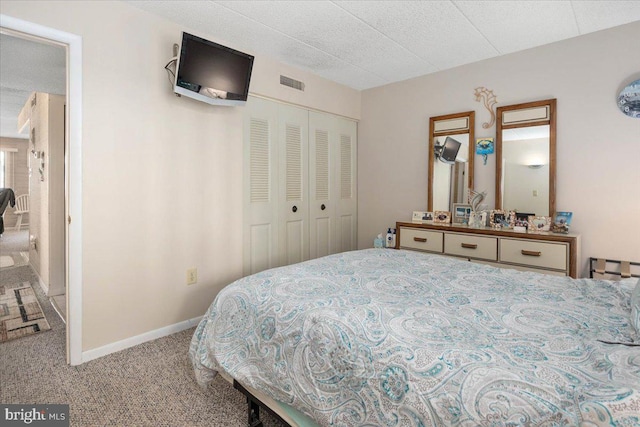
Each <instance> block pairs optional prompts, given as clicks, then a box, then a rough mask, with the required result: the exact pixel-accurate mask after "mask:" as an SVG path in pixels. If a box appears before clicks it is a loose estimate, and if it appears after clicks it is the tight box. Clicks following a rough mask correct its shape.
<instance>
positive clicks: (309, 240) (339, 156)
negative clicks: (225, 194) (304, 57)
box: [243, 97, 357, 274]
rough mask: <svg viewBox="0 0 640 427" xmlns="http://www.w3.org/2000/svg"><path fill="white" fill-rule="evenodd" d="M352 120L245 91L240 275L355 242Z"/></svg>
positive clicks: (340, 247)
mask: <svg viewBox="0 0 640 427" xmlns="http://www.w3.org/2000/svg"><path fill="white" fill-rule="evenodd" d="M356 129H357V125H356V123H355V122H354V121H351V120H348V119H344V118H341V117H337V116H333V115H330V114H326V113H317V112H311V111H308V110H306V109H304V108H300V107H295V106H291V105H287V104H282V103H278V102H274V101H268V100H265V99H261V98H256V97H250V99H249V101H248V102H247V105H246V107H245V117H244V230H243V233H244V237H243V238H244V240H243V243H244V263H243V265H244V273H245V274H252V273H256V272H258V271H262V270H265V269H267V268H272V267H277V266H281V265H287V264H293V263H296V262H300V261H305V260H308V259H310V258H316V257H319V256H323V255H328V254H331V253H336V252H340V251H345V250H352V249H355V248H356V244H357V242H356V230H357V224H356V218H357V193H356V188H357V187H356V182H355V178H356V149H357V140H356Z"/></svg>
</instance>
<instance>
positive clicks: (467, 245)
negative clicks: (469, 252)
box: [460, 243, 478, 249]
mask: <svg viewBox="0 0 640 427" xmlns="http://www.w3.org/2000/svg"><path fill="white" fill-rule="evenodd" d="M460 246H462V247H463V248H467V249H478V245H476V244H473V243H460Z"/></svg>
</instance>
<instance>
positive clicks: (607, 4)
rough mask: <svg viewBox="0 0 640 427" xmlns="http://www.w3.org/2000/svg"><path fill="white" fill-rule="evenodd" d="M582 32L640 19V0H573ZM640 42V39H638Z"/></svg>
mask: <svg viewBox="0 0 640 427" xmlns="http://www.w3.org/2000/svg"><path fill="white" fill-rule="evenodd" d="M572 5H573V11H574V13H575V15H576V21H577V22H578V29H579V30H580V34H586V33H590V32H593V31H599V30H604V29H605V28H610V27H615V26H618V25H623V24H628V23H630V22H634V21H640V1H638V0H635V1H573V2H572ZM637 42H638V43H640V41H637Z"/></svg>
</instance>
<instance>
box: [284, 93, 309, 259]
mask: <svg viewBox="0 0 640 427" xmlns="http://www.w3.org/2000/svg"><path fill="white" fill-rule="evenodd" d="M277 106H278V125H279V126H278V134H279V138H278V139H279V162H278V168H279V175H280V179H279V185H278V187H279V193H280V203H279V209H280V211H279V242H280V248H281V249H280V250H281V254H282V257H283V259H282V263H281V265H288V264H294V263H296V262H301V261H306V260H308V259H309V201H308V194H309V190H308V184H307V183H308V170H309V153H308V148H309V112H308V111H307V110H303V109H301V108H296V107H292V106H287V105H283V104H279V105H277Z"/></svg>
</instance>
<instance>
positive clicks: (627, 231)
mask: <svg viewBox="0 0 640 427" xmlns="http://www.w3.org/2000/svg"><path fill="white" fill-rule="evenodd" d="M638 39H640V22H635V23H632V24H628V25H625V26H621V27H618V28H613V29H609V30H605V31H601V32H597V33H592V34H588V35H585V36H582V37H577V38H573V39H570V40H566V41H562V42H558V43H554V44H551V45H547V46H542V47H539V48H535V49H530V50H527V51H523V52H519V53H514V54H510V55H506V56H504V57H501V58H494V59H489V60H485V61H481V62H478V63H475V64H470V65H466V66H462V67H458V68H455V69H452V70H448V71H443V72H439V73H436V74H432V75H427V76H423V77H419V78H415V79H412V80H407V81H404V82H400V83H396V84H390V85H387V86H384V87H380V88H375V89H370V90H367V91H364V92H363V93H362V120H361V121H360V124H359V127H358V130H359V139H358V185H359V186H358V194H359V200H358V202H359V205H358V211H359V212H366V215H361V216H360V217H359V219H358V247H360V248H365V247H370V246H371V245H372V242H373V238H374V237H375V236H376V235H377V234H378V233H380V232H383V231H384V230H386V228H387V227H390V226H393V225H394V224H395V222H396V221H398V220H410V219H411V212H412V211H424V210H426V209H427V147H428V143H427V142H428V131H429V129H428V128H429V126H428V123H429V117H431V116H436V115H442V114H450V113H456V112H460V111H468V110H470V109H473V110H475V111H476V112H477V113H476V129H475V134H476V138H481V137H493V136H495V127H493V128H491V129H483V128H482V123H483V122H487V121H488V120H489V113H488V112H487V110H486V109H484V107H483V106H482V105H481V104H480V103H478V102H476V101H475V99H474V96H473V95H474V89H475V88H476V87H479V86H485V87H487V88H489V89H492V90H493V91H494V93H495V94H496V95H497V98H498V101H499V104H498V106H499V105H510V104H516V103H520V102H528V101H535V100H540V99H546V98H557V99H558V110H557V114H558V131H557V137H558V138H557V142H558V150H557V153H558V165H557V181H558V184H557V203H556V208H557V210H559V211H573V213H574V215H573V221H572V231H575V232H577V233H580V234H581V235H582V255H581V258H582V259H581V269H580V270H581V273H582V274H583V275H586V274H587V270H586V269H587V267H586V263H587V258H588V257H589V256H596V257H608V258H613V259H627V260H635V261H640V221H639V219H640V167H639V166H638V165H639V159H640V120H638V119H632V118H630V117H627V116H625V115H624V114H622V113H621V112H620V111H619V110H618V108H617V106H616V98H617V94H618V93H619V92H620V90H621V89H622V88H623V87H624V85H625V84H627V83H629V82H631V81H632V80H634V79H638V78H640V56H639V55H638V46H637V43H634V41H635V40H638ZM494 179H495V155H490V156H489V162H488V163H487V165H486V166H484V165H483V164H482V157H481V156H476V157H475V188H476V189H477V190H487V191H488V192H489V195H490V196H489V198H488V203H489V204H490V206H493V204H494V200H495V199H494Z"/></svg>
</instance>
